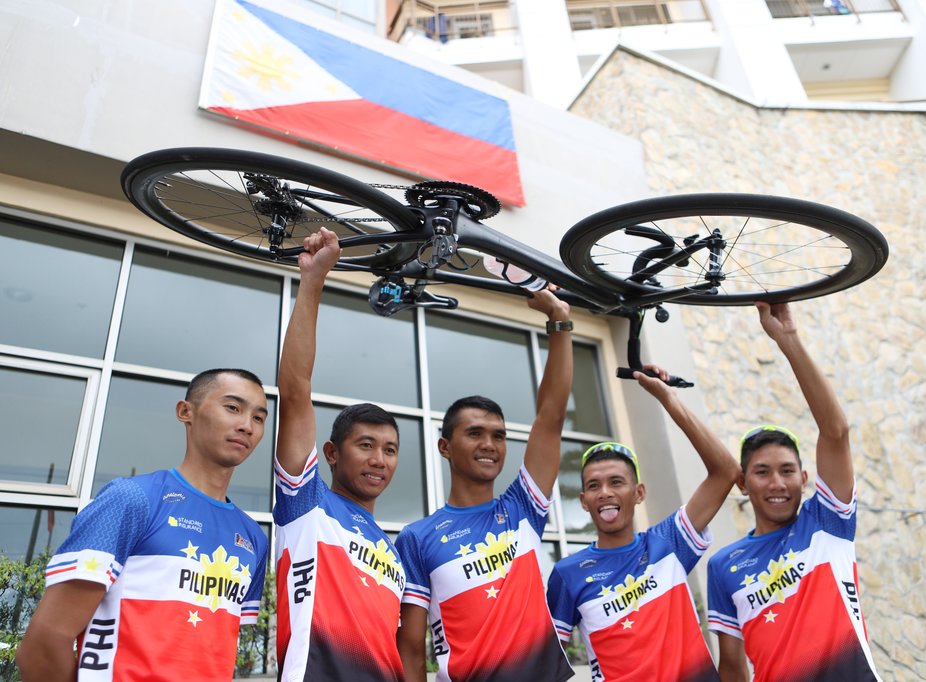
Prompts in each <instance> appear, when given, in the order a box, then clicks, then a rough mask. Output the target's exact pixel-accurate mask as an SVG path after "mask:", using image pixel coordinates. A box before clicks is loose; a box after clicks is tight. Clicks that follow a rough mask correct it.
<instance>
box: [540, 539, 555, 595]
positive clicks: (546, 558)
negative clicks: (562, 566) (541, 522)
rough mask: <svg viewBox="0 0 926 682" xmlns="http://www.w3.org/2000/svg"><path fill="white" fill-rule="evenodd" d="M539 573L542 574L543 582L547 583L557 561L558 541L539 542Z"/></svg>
mask: <svg viewBox="0 0 926 682" xmlns="http://www.w3.org/2000/svg"><path fill="white" fill-rule="evenodd" d="M538 558H539V559H540V573H541V575H542V576H543V584H544V585H546V584H547V580H548V579H549V577H550V573H551V572H552V571H553V565H554V564H555V563H556V562H557V561H559V543H557V542H542V543H540V556H539V557H538Z"/></svg>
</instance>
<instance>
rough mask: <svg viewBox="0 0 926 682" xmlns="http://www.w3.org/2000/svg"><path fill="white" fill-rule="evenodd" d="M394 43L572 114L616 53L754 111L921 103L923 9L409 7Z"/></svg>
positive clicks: (760, 3) (896, 5) (773, 3)
mask: <svg viewBox="0 0 926 682" xmlns="http://www.w3.org/2000/svg"><path fill="white" fill-rule="evenodd" d="M390 5H391V7H392V8H394V14H392V15H391V16H390V21H389V30H390V37H392V38H393V39H394V40H397V41H398V42H400V43H402V44H403V45H406V46H408V47H409V48H410V49H412V50H414V51H416V52H420V53H421V54H427V55H431V56H433V57H434V58H435V59H438V60H440V61H443V62H446V63H449V64H456V65H458V66H462V67H463V68H466V69H468V70H470V71H473V72H475V73H479V74H482V75H484V76H486V77H487V78H490V79H493V80H497V81H499V82H501V83H504V84H505V85H507V86H509V87H511V88H514V89H515V90H519V91H522V92H526V93H528V94H530V95H532V96H533V97H536V98H537V99H539V100H541V101H544V102H547V103H549V104H552V105H553V106H557V107H562V108H566V107H568V106H569V104H570V103H571V102H572V99H573V98H574V97H575V95H576V93H577V92H578V91H579V90H580V89H581V87H582V85H583V83H584V82H585V80H586V79H587V78H588V77H589V76H590V74H594V73H595V70H596V65H597V63H598V61H599V60H600V59H602V58H603V57H606V56H607V55H608V54H609V53H610V52H611V50H613V49H614V47H615V46H617V45H621V46H625V47H628V48H631V49H634V50H638V51H643V52H648V53H655V54H657V55H659V56H662V57H665V58H666V59H668V60H670V61H672V62H674V63H675V64H676V65H677V66H679V67H683V68H685V69H688V70H690V71H692V72H694V73H698V74H701V75H703V76H706V77H708V78H710V79H713V80H715V81H717V82H718V83H719V84H721V85H723V86H725V87H727V88H729V89H731V90H732V91H734V92H737V93H739V94H740V95H741V96H743V97H747V98H749V99H751V100H754V101H757V102H764V103H767V104H770V105H778V104H798V103H802V102H806V101H808V100H877V101H885V102H898V103H900V102H922V100H923V99H926V81H924V79H923V78H922V64H923V63H926V3H924V2H923V0H662V1H656V0H510V1H499V2H461V1H460V0H427V1H426V0H403V1H402V2H393V3H390Z"/></svg>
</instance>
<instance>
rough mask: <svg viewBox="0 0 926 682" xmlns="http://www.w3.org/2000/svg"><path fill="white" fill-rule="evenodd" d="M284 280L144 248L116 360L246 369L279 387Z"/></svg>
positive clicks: (137, 258)
mask: <svg viewBox="0 0 926 682" xmlns="http://www.w3.org/2000/svg"><path fill="white" fill-rule="evenodd" d="M281 282H282V280H280V279H277V278H275V277H269V276H266V275H257V274H253V273H249V272H245V271H242V270H233V269H231V268H226V267H223V266H219V265H214V264H210V263H206V262H204V261H197V260H193V259H186V258H180V257H178V256H169V257H168V256H166V255H162V254H155V253H150V252H147V251H142V250H139V251H137V252H136V254H135V259H134V262H133V264H132V271H131V273H130V276H129V289H128V293H127V295H126V301H125V312H124V313H123V315H122V329H121V331H120V333H119V345H118V347H117V349H116V360H119V361H121V362H130V363H133V364H137V365H146V366H149V367H163V368H165V369H173V370H179V371H183V372H192V373H194V374H195V373H197V372H201V371H202V370H205V369H210V368H212V367H243V368H245V369H249V370H251V371H252V372H254V373H256V374H257V375H258V376H259V377H260V378H261V381H263V382H264V383H267V384H274V383H276V366H277V343H278V339H279V327H280V324H279V318H280V299H281V286H282V284H281Z"/></svg>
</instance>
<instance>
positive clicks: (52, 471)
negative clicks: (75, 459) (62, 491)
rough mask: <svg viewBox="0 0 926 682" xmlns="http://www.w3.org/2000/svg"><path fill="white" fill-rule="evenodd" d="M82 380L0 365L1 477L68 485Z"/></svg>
mask: <svg viewBox="0 0 926 682" xmlns="http://www.w3.org/2000/svg"><path fill="white" fill-rule="evenodd" d="M86 387H87V380H86V379H84V378H80V377H68V376H60V375H55V374H45V373H43V372H33V371H27V370H22V369H13V368H11V367H0V432H2V433H3V447H0V479H2V480H7V481H20V482H25V483H52V484H56V485H64V484H66V483H67V479H68V472H69V470H70V467H71V457H72V456H73V454H74V444H75V439H76V437H77V427H78V424H79V422H80V413H81V409H82V408H83V403H84V392H85V390H86Z"/></svg>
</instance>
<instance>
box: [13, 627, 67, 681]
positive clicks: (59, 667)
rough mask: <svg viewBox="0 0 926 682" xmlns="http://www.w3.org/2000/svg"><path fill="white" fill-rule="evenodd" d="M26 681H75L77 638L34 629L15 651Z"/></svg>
mask: <svg viewBox="0 0 926 682" xmlns="http://www.w3.org/2000/svg"><path fill="white" fill-rule="evenodd" d="M16 665H17V666H18V667H19V672H20V674H21V676H22V679H23V682H72V681H73V680H75V679H77V658H76V657H75V656H74V640H73V639H71V640H70V641H68V640H67V639H65V638H63V637H61V636H57V635H54V634H52V633H37V632H35V633H31V634H27V636H26V637H25V638H24V639H23V642H22V644H20V646H19V649H18V650H17V652H16Z"/></svg>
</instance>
